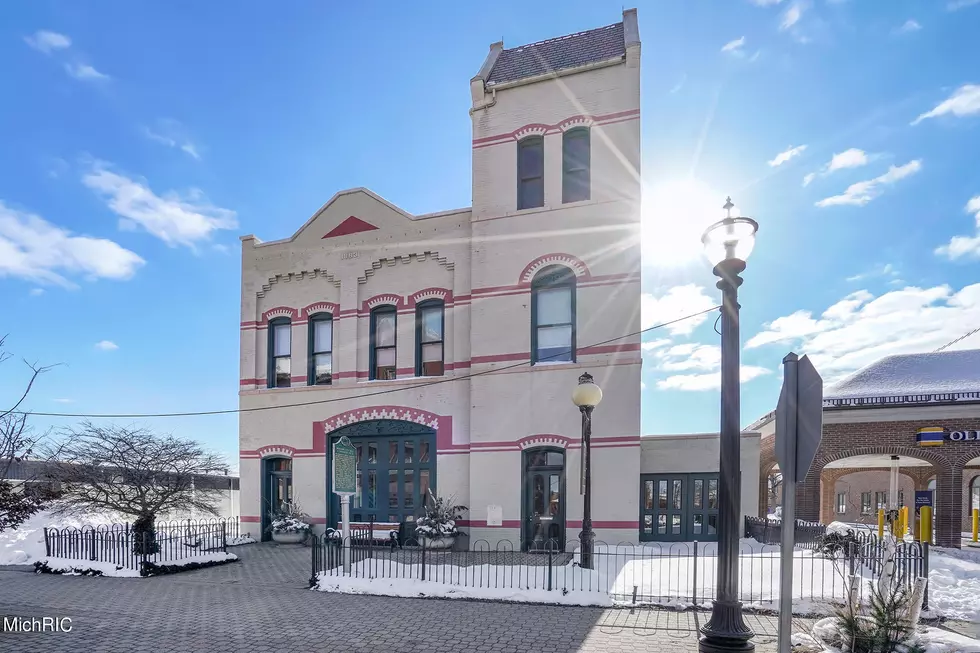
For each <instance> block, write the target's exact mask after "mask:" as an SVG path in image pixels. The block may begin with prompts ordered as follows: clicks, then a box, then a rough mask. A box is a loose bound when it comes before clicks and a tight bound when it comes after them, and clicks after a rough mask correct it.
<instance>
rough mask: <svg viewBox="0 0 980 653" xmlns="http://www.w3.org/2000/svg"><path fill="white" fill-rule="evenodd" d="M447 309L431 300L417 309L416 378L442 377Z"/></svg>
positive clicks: (438, 302) (435, 300)
mask: <svg viewBox="0 0 980 653" xmlns="http://www.w3.org/2000/svg"><path fill="white" fill-rule="evenodd" d="M444 333H445V309H444V304H443V302H442V300H441V299H429V300H426V301H424V302H422V303H420V304H418V306H417V307H416V309H415V376H442V375H443V371H444V369H445V350H444V347H443V344H444V343H443V340H444Z"/></svg>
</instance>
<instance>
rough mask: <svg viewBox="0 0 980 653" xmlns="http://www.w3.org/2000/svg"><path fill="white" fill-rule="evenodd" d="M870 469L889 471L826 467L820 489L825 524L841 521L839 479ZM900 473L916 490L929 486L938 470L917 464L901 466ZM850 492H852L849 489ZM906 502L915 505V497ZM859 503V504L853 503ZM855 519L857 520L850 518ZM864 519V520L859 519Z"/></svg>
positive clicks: (852, 498) (821, 515)
mask: <svg viewBox="0 0 980 653" xmlns="http://www.w3.org/2000/svg"><path fill="white" fill-rule="evenodd" d="M869 471H880V472H884V473H887V469H885V468H877V469H870V468H862V467H824V470H823V471H822V472H821V474H820V491H821V493H822V495H821V497H820V521H821V522H822V523H824V524H829V523H830V522H831V521H840V520H841V518H840V517H839V516H838V513H837V491H838V490H837V483H838V481H846V480H847V477H848V476H851V475H854V474H864V473H866V472H869ZM898 473H899V474H900V475H902V476H904V477H905V478H907V479H909V480H910V481H912V488H913V491H914V490H925V489H927V487H928V484H929V479H931V478H932V477H933V476H935V474H936V471H935V469H934V468H933V467H932V465H929V466H916V467H900V468H899V472H898ZM848 492H850V491H849V490H848ZM854 500H855V497H854V496H848V501H849V502H853V501H854ZM905 504H906V505H908V506H909V507H910V508H911V507H912V506H913V505H914V497H913V496H909V495H906V496H905ZM851 505H859V504H853V503H852V504H851ZM876 519H877V515H876V514H875V515H872V516H869V518H868V519H867V522H869V523H870V522H872V521H874V520H876ZM849 521H855V520H849ZM857 521H864V520H857Z"/></svg>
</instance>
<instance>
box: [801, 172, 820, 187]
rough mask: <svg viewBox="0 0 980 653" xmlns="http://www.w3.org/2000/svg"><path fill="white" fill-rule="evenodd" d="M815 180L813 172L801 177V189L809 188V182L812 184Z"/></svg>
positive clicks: (815, 175)
mask: <svg viewBox="0 0 980 653" xmlns="http://www.w3.org/2000/svg"><path fill="white" fill-rule="evenodd" d="M816 178H817V173H815V172H810V173H807V174H805V175H803V187H804V188H806V187H807V186H809V185H810V182H812V181H813V180H814V179H816Z"/></svg>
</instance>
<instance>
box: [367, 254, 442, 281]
mask: <svg viewBox="0 0 980 653" xmlns="http://www.w3.org/2000/svg"><path fill="white" fill-rule="evenodd" d="M428 259H432V260H433V261H435V262H436V263H438V264H439V265H441V266H442V267H444V268H446V269H447V270H452V269H454V268H455V267H456V264H455V263H454V262H453V261H450V260H449V258H447V257H445V256H440V255H439V252H430V251H424V252H414V253H412V254H404V255H399V256H389V257H385V258H381V259H378V260H376V261H374V262H372V263H371V267H370V268H367V269H366V270H364V274H363V275H361V276H360V277H358V278H357V283H367V280H368V278H369V277H372V276H374V273H375V272H377V271H378V270H380V269H381V268H383V267H386V266H387V267H395V266H396V265H398V264H399V263H401V264H403V265H407V264H408V263H412V262H413V261H418V262H419V263H422V262H424V261H426V260H428Z"/></svg>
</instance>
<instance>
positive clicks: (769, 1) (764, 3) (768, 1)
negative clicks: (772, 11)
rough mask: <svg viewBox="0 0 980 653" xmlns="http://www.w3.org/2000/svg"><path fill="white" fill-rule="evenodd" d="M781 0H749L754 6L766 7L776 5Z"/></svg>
mask: <svg viewBox="0 0 980 653" xmlns="http://www.w3.org/2000/svg"><path fill="white" fill-rule="evenodd" d="M782 1H783V0H749V2H751V3H752V4H754V5H755V6H756V7H768V6H770V5H778V4H779V3H780V2H782Z"/></svg>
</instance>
